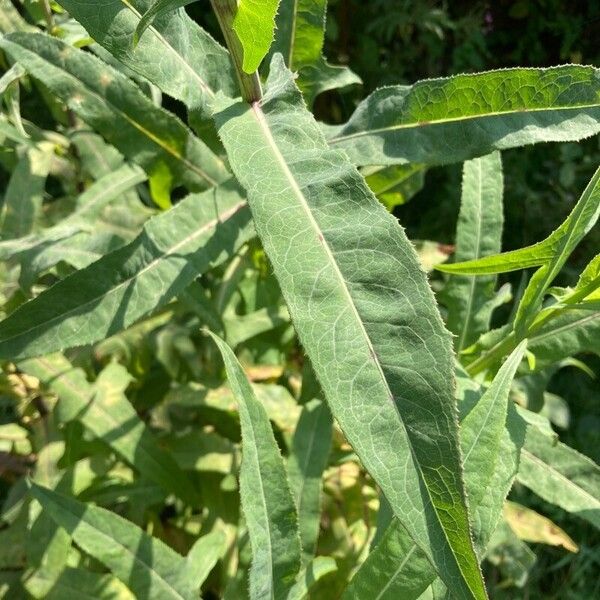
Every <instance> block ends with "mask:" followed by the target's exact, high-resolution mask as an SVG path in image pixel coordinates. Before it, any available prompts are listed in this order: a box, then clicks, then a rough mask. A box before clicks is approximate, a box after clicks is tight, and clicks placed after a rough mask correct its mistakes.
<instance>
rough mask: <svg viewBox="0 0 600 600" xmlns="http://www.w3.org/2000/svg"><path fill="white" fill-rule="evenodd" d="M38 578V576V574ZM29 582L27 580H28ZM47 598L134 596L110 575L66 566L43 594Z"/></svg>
mask: <svg viewBox="0 0 600 600" xmlns="http://www.w3.org/2000/svg"><path fill="white" fill-rule="evenodd" d="M38 578H39V576H38ZM28 583H29V582H28ZM45 598H46V599H47V600H65V598H78V599H81V600H134V598H135V596H133V594H132V593H131V592H130V591H129V590H128V589H127V587H126V586H125V585H124V584H123V583H121V582H120V581H119V580H118V579H115V578H114V577H113V576H112V575H106V574H100V573H94V572H92V571H88V570H87V569H82V568H73V567H67V568H66V569H65V570H64V571H63V572H62V573H61V575H60V577H59V578H58V579H57V580H56V582H54V585H53V586H52V589H51V590H50V592H49V593H48V595H47V596H45Z"/></svg>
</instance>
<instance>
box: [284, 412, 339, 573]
mask: <svg viewBox="0 0 600 600" xmlns="http://www.w3.org/2000/svg"><path fill="white" fill-rule="evenodd" d="M332 435H333V420H332V418H331V413H330V412H329V408H328V406H327V405H326V404H325V403H324V402H323V401H321V400H311V401H310V402H308V403H306V404H305V405H304V407H303V408H302V413H301V414H300V419H299V421H298V425H297V426H296V431H295V432H294V438H293V440H292V449H291V452H290V456H289V458H288V477H289V480H290V487H291V490H292V495H293V497H294V501H295V502H296V507H297V508H298V525H299V528H300V541H301V542H302V551H303V555H304V561H305V562H306V561H308V560H310V559H311V558H312V557H313V556H314V554H315V551H316V548H317V539H318V537H319V526H320V523H321V485H322V482H321V477H322V475H323V471H324V470H325V467H326V466H327V462H328V459H329V451H330V449H331V440H332Z"/></svg>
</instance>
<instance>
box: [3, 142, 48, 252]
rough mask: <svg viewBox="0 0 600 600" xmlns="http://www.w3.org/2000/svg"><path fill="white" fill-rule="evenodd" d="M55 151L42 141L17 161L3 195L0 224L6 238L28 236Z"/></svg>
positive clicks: (4, 238) (39, 211)
mask: <svg viewBox="0 0 600 600" xmlns="http://www.w3.org/2000/svg"><path fill="white" fill-rule="evenodd" d="M52 153H53V146H52V144H50V143H48V142H43V143H41V144H38V145H37V146H34V147H32V148H30V149H28V150H27V151H26V152H25V154H24V155H23V156H22V158H21V159H20V160H19V162H18V163H17V166H16V167H15V170H14V171H13V173H12V175H11V178H10V181H9V182H8V186H7V188H6V193H5V194H4V206H3V212H2V219H1V226H0V237H1V238H2V239H3V240H6V239H15V238H20V237H22V236H25V235H27V234H29V233H31V232H32V230H33V228H34V226H35V225H36V224H37V222H38V220H39V218H40V213H41V211H42V200H43V197H44V188H45V187H46V177H47V176H48V173H49V171H50V162H51V160H52ZM0 243H1V242H0Z"/></svg>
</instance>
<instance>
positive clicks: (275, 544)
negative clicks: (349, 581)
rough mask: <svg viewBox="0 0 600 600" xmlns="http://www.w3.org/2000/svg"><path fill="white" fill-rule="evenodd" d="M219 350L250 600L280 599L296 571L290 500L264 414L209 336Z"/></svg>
mask: <svg viewBox="0 0 600 600" xmlns="http://www.w3.org/2000/svg"><path fill="white" fill-rule="evenodd" d="M213 338H214V340H215V342H216V344H217V346H218V347H219V350H220V351H221V355H222V356H223V362H224V363H225V369H226V370H227V377H228V379H229V384H230V386H231V390H232V392H233V394H234V396H235V399H236V400H237V403H238V410H239V413H240V424H241V426H242V465H241V468H240V494H241V502H242V508H243V509H244V516H245V517H246V523H247V525H248V535H249V536H250V543H251V545H252V568H251V569H250V598H251V599H252V600H259V599H261V598H273V599H274V600H281V599H284V598H286V596H287V594H288V593H289V591H290V589H291V588H292V586H293V584H294V581H295V579H296V575H297V574H298V571H299V569H300V538H299V536H298V520H297V513H296V507H295V506H294V500H293V499H292V493H291V492H290V487H289V484H288V481H287V477H286V472H285V467H284V464H283V459H282V457H281V453H280V451H279V448H278V446H277V442H276V441H275V436H274V435H273V430H272V429H271V423H270V421H269V417H268V415H267V412H266V411H265V409H264V407H263V405H262V404H261V403H260V401H259V400H258V398H257V397H256V396H255V394H254V391H253V390H252V386H251V385H250V382H249V381H248V379H247V378H246V375H245V373H244V370H243V369H242V367H241V365H240V364H239V362H238V361H237V359H236V357H235V354H234V353H233V352H232V350H231V349H230V348H229V346H228V345H227V344H226V343H225V342H224V341H223V340H221V338H219V337H217V336H215V335H213Z"/></svg>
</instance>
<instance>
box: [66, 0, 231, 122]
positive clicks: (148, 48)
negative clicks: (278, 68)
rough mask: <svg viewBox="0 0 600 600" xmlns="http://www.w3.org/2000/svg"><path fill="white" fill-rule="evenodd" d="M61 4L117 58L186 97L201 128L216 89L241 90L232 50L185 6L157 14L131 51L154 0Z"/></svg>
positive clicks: (71, 0)
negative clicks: (193, 19) (197, 22)
mask: <svg viewBox="0 0 600 600" xmlns="http://www.w3.org/2000/svg"><path fill="white" fill-rule="evenodd" d="M59 4H60V5H61V6H62V7H64V8H65V9H66V10H67V11H69V14H70V15H71V16H72V17H74V18H75V19H77V20H78V21H79V22H80V23H81V24H82V25H83V26H84V27H85V28H86V30H87V31H88V32H89V34H90V35H91V36H92V37H93V38H94V40H95V41H96V42H98V44H100V45H101V46H102V47H103V48H105V49H106V50H108V52H110V53H111V54H112V55H113V56H114V57H115V58H116V59H117V60H119V61H120V62H122V63H123V64H124V65H125V66H127V67H129V68H130V69H132V70H133V71H134V72H135V73H138V74H140V75H142V76H143V77H145V78H147V79H148V80H149V81H151V82H152V83H154V84H155V85H156V86H157V87H158V88H160V89H161V90H162V91H163V92H165V93H167V94H169V95H170V96H172V97H173V98H176V99H177V100H181V101H182V102H183V103H184V104H185V105H186V106H187V108H188V110H189V111H190V123H191V125H192V126H193V127H194V128H195V129H196V130H198V129H200V126H199V124H200V123H201V122H202V120H203V119H207V118H209V117H210V116H211V111H210V103H211V102H212V100H213V98H214V95H215V93H216V92H217V91H219V90H222V91H223V92H224V93H225V94H227V95H229V96H235V95H236V93H237V82H236V77H235V73H234V71H233V65H232V62H231V60H230V59H229V55H228V53H227V50H225V48H223V47H222V46H221V45H220V44H218V43H217V42H216V41H215V40H214V39H213V38H212V37H211V36H210V35H209V34H208V33H206V32H205V31H204V30H203V29H201V28H200V27H198V25H196V23H194V21H192V19H190V18H189V17H188V16H187V15H186V14H185V11H182V10H177V11H174V12H169V13H167V14H165V15H162V14H161V15H160V16H159V17H157V18H156V20H154V21H153V22H152V24H151V25H149V27H148V29H147V31H146V32H145V34H144V36H143V37H141V39H140V40H139V43H138V45H137V46H136V48H135V51H132V48H131V40H132V38H133V36H134V32H135V31H136V29H137V28H138V26H139V23H140V20H141V17H142V15H143V14H144V13H146V12H147V11H148V10H149V9H150V7H151V6H152V5H153V4H154V0H128V1H127V2H123V0H103V2H101V3H98V2H93V3H90V2H88V1H87V0H60V1H59ZM157 57H160V60H157Z"/></svg>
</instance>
